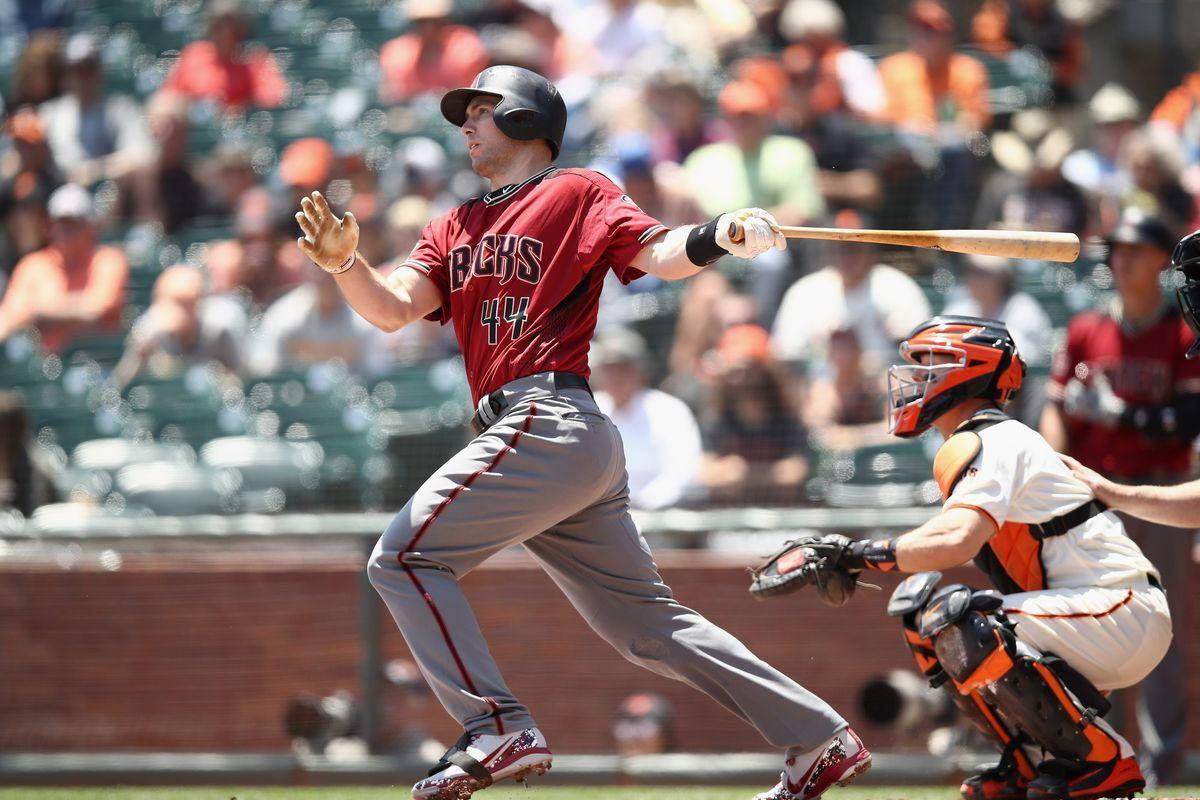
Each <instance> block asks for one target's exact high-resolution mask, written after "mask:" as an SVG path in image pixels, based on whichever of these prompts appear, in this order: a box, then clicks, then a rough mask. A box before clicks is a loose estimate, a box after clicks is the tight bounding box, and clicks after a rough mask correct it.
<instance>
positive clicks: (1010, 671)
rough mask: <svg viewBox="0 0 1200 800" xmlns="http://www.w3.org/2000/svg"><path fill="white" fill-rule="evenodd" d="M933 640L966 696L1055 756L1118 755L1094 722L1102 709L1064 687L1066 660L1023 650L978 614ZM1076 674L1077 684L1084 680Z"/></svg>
mask: <svg viewBox="0 0 1200 800" xmlns="http://www.w3.org/2000/svg"><path fill="white" fill-rule="evenodd" d="M933 640H934V652H935V653H936V654H937V657H938V661H939V662H940V663H941V664H942V666H943V668H944V669H945V670H946V672H947V673H948V674H949V675H950V677H951V678H953V679H954V683H955V685H956V686H957V687H958V691H959V692H960V693H962V694H968V695H969V694H978V696H979V698H980V699H981V700H982V701H983V702H982V705H984V706H987V707H990V708H994V709H995V710H996V711H997V712H998V715H999V716H1000V717H1001V718H1002V721H1004V722H1006V723H1007V724H1008V726H1009V727H1012V728H1015V729H1019V730H1020V731H1022V732H1024V734H1025V735H1026V736H1028V737H1029V738H1030V739H1031V740H1032V741H1033V742H1034V743H1035V744H1037V745H1038V746H1040V747H1042V748H1043V749H1045V750H1047V751H1049V752H1050V753H1052V754H1053V755H1054V756H1055V757H1057V758H1067V759H1071V760H1074V761H1110V760H1112V759H1114V758H1116V757H1117V756H1118V754H1119V752H1120V746H1119V744H1118V742H1117V740H1116V739H1114V738H1113V737H1112V736H1111V735H1110V734H1109V733H1108V732H1107V731H1106V730H1104V728H1102V727H1101V726H1099V725H1097V724H1096V723H1095V722H1094V719H1095V717H1096V716H1097V715H1098V709H1096V708H1092V707H1088V706H1086V705H1085V704H1084V703H1082V702H1080V700H1079V699H1078V696H1077V695H1076V694H1074V693H1073V692H1072V691H1070V690H1069V688H1068V685H1067V684H1066V683H1064V681H1063V679H1062V677H1061V676H1060V671H1061V672H1065V671H1066V670H1064V669H1063V668H1064V667H1066V665H1065V664H1063V663H1062V662H1061V659H1056V658H1053V657H1049V658H1047V657H1042V656H1041V655H1040V654H1036V653H1032V652H1031V651H1029V650H1028V648H1024V647H1022V648H1018V646H1017V642H1016V638H1015V637H1014V636H1013V635H1012V633H1011V632H1010V631H1009V630H1008V629H1007V628H1006V627H1004V626H1003V625H1002V624H1000V623H999V622H998V621H997V620H996V619H995V618H994V617H991V616H988V615H986V614H983V613H982V612H980V611H975V610H968V611H967V612H966V613H964V614H962V615H961V616H960V617H959V618H958V619H957V620H955V621H954V622H952V623H950V624H949V625H947V626H946V627H944V628H943V629H942V630H941V631H939V632H937V633H935V634H933ZM1067 669H1068V670H1069V668H1067ZM1070 673H1072V674H1073V676H1074V677H1073V678H1072V681H1071V682H1074V681H1075V680H1076V679H1078V680H1080V681H1084V679H1083V677H1082V676H1081V675H1079V674H1078V673H1076V672H1074V670H1070ZM1084 683H1086V681H1084ZM1087 685H1088V686H1089V687H1090V684H1087ZM1092 691H1093V692H1095V689H1094V688H1093V689H1092ZM1084 693H1085V694H1086V692H1084ZM1095 694H1096V695H1099V693H1098V692H1095ZM983 713H984V715H985V716H986V710H983Z"/></svg>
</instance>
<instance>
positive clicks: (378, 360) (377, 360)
mask: <svg viewBox="0 0 1200 800" xmlns="http://www.w3.org/2000/svg"><path fill="white" fill-rule="evenodd" d="M304 278H305V282H304V283H303V284H302V285H300V286H297V287H296V288H295V289H292V290H291V291H289V292H288V293H287V294H285V295H283V296H282V297H280V298H279V299H278V300H276V301H275V302H273V303H271V305H270V306H269V307H268V308H267V310H266V313H264V314H263V318H262V323H261V324H260V325H259V328H258V332H257V335H256V336H255V337H254V339H253V341H251V342H249V343H248V345H247V350H248V352H247V356H246V366H247V369H248V370H249V372H250V373H252V374H255V375H269V374H271V373H272V372H277V371H279V370H280V369H287V368H296V367H306V366H311V365H313V364H319V363H322V362H324V361H329V360H331V359H335V358H336V359H341V360H342V361H343V362H345V363H346V364H347V366H349V367H350V369H351V370H352V371H353V372H354V373H356V374H358V375H378V374H381V373H383V372H386V371H387V369H388V368H389V367H390V366H391V364H390V363H389V360H388V358H387V351H386V350H385V348H384V347H383V346H382V342H381V339H382V334H381V333H380V332H379V331H378V330H377V329H376V328H375V327H374V326H372V325H371V324H370V323H369V322H367V321H366V320H364V319H363V318H362V317H360V316H359V315H358V314H356V313H354V311H353V309H351V308H350V306H349V305H347V303H346V301H345V300H344V299H343V298H342V294H341V292H339V291H338V288H337V284H336V283H334V281H333V279H332V278H330V277H329V276H328V275H326V274H325V272H324V271H323V270H322V269H320V268H319V267H317V266H316V265H314V264H308V265H307V267H306V274H305V276H304Z"/></svg>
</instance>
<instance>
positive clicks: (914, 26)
mask: <svg viewBox="0 0 1200 800" xmlns="http://www.w3.org/2000/svg"><path fill="white" fill-rule="evenodd" d="M908 22H909V26H908V29H909V35H910V48H909V49H908V50H905V51H903V52H900V53H896V54H895V55H891V56H888V57H887V58H885V59H883V61H881V62H880V63H879V73H880V76H881V77H882V78H883V86H884V91H885V92H886V94H887V103H888V116H889V117H890V118H891V120H892V121H893V122H894V123H895V124H896V125H898V126H900V127H901V128H904V129H907V130H911V131H916V132H918V133H924V134H927V135H931V136H932V135H934V134H939V138H941V139H942V140H947V139H950V138H951V137H953V138H954V139H959V140H961V139H963V138H965V136H966V135H967V134H970V133H973V132H975V131H982V130H986V129H987V128H988V127H989V126H990V125H991V119H992V112H991V109H990V107H989V105H988V99H987V91H988V78H987V70H986V69H984V66H983V64H981V63H979V61H978V60H977V59H975V58H972V57H971V56H968V55H966V54H964V53H956V52H954V40H955V36H954V20H953V19H952V18H951V17H950V12H948V11H946V9H945V8H944V7H943V6H942V5H941V4H940V3H939V2H937V0H915V1H914V2H913V4H912V6H910V7H909V12H908ZM947 127H948V128H950V131H952V133H951V132H950V131H945V132H942V133H939V129H940V128H947Z"/></svg>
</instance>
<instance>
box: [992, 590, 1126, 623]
mask: <svg viewBox="0 0 1200 800" xmlns="http://www.w3.org/2000/svg"><path fill="white" fill-rule="evenodd" d="M1132 599H1133V589H1126V590H1125V599H1124V600H1122V601H1120V602H1119V603H1115V604H1114V605H1113V607H1112V608H1110V609H1108V610H1107V611H1101V612H1100V613H1098V614H1091V613H1085V612H1077V613H1071V614H1039V613H1037V612H1036V611H1023V610H1022V609H1019V608H1006V609H1004V613H1006V614H1023V615H1025V616H1027V617H1037V618H1038V619H1081V618H1083V617H1094V618H1096V619H1099V618H1100V617H1107V616H1108V615H1109V614H1111V613H1113V612H1114V611H1116V610H1118V609H1120V608H1121V607H1122V606H1125V605H1127V604H1128V603H1129V601H1130V600H1132Z"/></svg>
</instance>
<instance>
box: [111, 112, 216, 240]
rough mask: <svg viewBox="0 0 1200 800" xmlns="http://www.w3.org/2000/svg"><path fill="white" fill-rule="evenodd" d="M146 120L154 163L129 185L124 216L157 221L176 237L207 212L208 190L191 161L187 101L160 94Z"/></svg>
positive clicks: (142, 169) (140, 172)
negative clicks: (152, 140) (188, 150)
mask: <svg viewBox="0 0 1200 800" xmlns="http://www.w3.org/2000/svg"><path fill="white" fill-rule="evenodd" d="M146 119H147V121H148V122H149V124H150V135H151V136H152V137H153V139H154V144H155V145H156V150H155V155H154V158H153V160H152V161H151V162H150V163H149V164H147V165H146V166H144V167H142V168H140V169H138V170H137V171H135V172H134V173H133V174H132V175H131V176H130V178H129V180H128V181H127V182H126V183H127V187H126V191H125V192H124V200H125V203H124V205H125V209H124V213H125V214H126V215H128V216H133V217H135V218H136V219H138V220H139V221H142V222H145V221H153V222H158V223H159V224H161V225H162V227H163V230H164V231H166V232H167V233H174V232H175V231H177V230H179V229H180V228H181V227H183V226H184V225H186V224H188V223H189V222H191V221H192V220H193V219H195V218H196V217H197V216H199V215H200V214H201V213H202V212H203V211H205V205H206V203H205V196H204V189H203V187H202V186H201V184H200V181H199V180H197V178H196V175H195V171H194V170H193V168H192V165H191V164H190V163H189V160H188V152H187V144H188V110H187V100H185V99H184V97H183V95H181V94H178V93H176V92H169V91H165V92H159V93H157V94H156V95H154V96H153V97H151V98H150V100H149V102H148V103H147V104H146Z"/></svg>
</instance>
